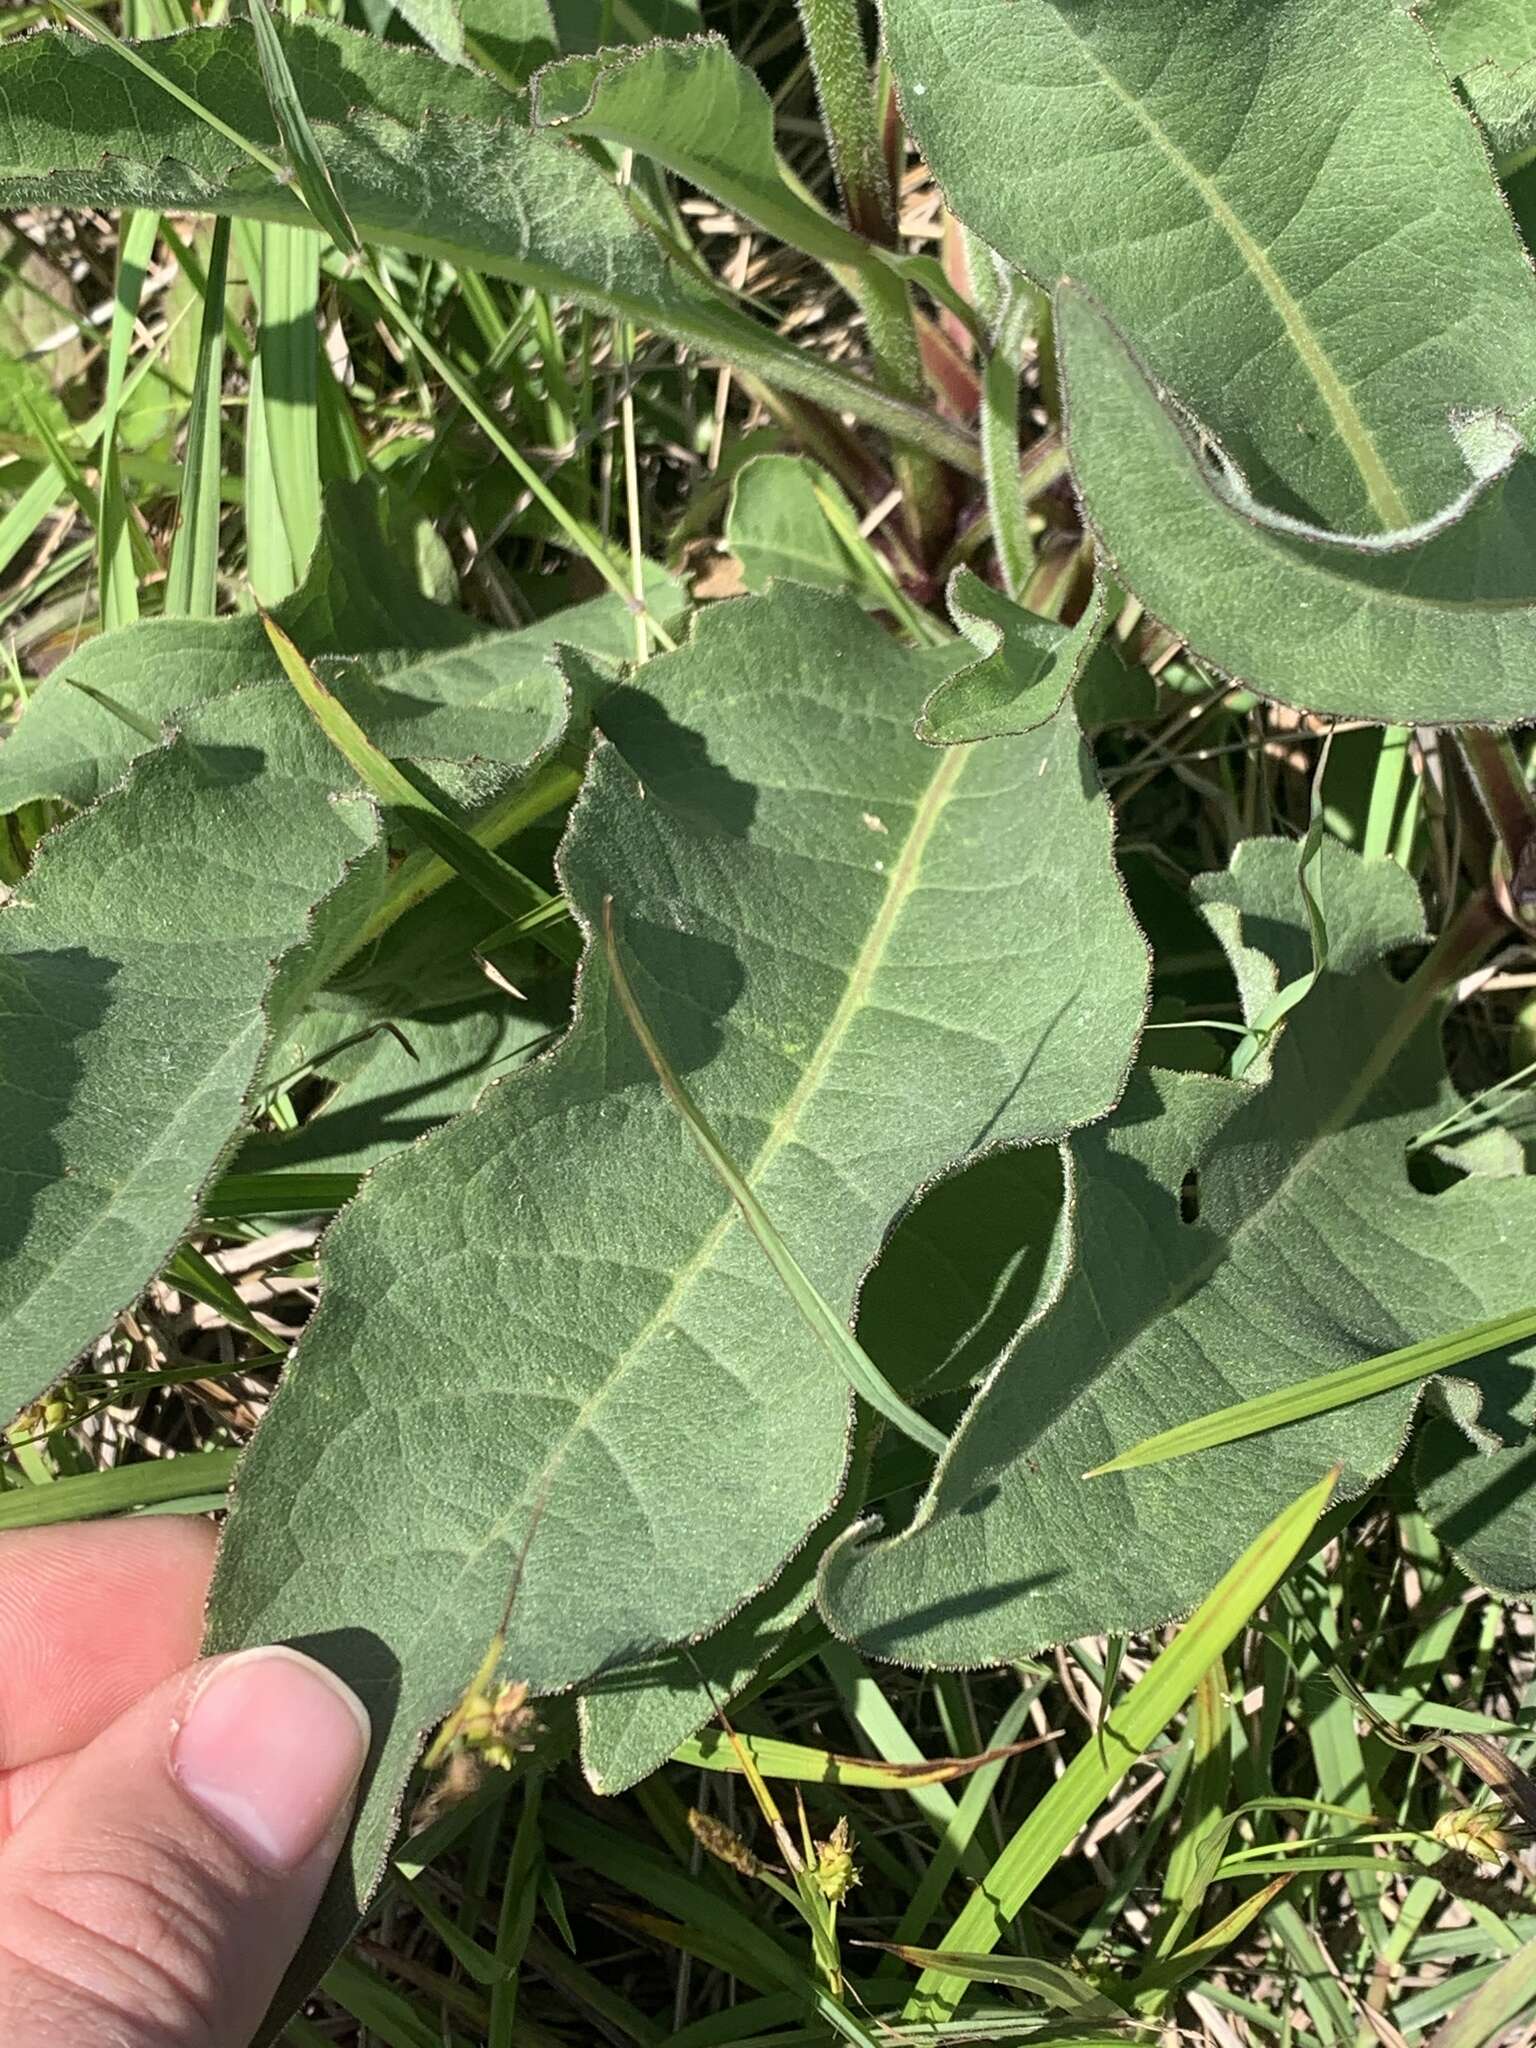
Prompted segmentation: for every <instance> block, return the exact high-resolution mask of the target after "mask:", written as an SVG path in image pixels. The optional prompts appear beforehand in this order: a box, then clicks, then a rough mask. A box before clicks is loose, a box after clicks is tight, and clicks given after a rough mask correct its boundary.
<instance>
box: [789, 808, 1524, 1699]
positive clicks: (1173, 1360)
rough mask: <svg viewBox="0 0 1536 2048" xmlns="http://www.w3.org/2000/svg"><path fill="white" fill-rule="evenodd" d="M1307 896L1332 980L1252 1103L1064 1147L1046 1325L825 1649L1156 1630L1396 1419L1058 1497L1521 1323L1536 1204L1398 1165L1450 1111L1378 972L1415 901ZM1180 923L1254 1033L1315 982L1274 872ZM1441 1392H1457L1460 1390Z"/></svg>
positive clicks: (1254, 867) (1432, 1022)
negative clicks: (1111, 1467) (1322, 926)
mask: <svg viewBox="0 0 1536 2048" xmlns="http://www.w3.org/2000/svg"><path fill="white" fill-rule="evenodd" d="M1320 890H1321V898H1322V903H1323V907H1324V911H1325V914H1326V918H1327V924H1328V933H1329V941H1330V955H1329V962H1328V968H1327V971H1326V972H1325V973H1324V974H1323V975H1322V976H1321V977H1320V978H1319V980H1318V981H1317V983H1316V985H1315V986H1314V988H1313V989H1312V991H1311V993H1310V994H1309V995H1308V996H1307V998H1306V1000H1305V1001H1304V1002H1303V1003H1302V1004H1301V1005H1300V1006H1299V1007H1298V1008H1297V1009H1296V1010H1294V1011H1293V1012H1292V1013H1291V1016H1290V1019H1289V1021H1288V1022H1287V1024H1286V1026H1285V1030H1284V1035H1283V1036H1282V1037H1281V1038H1280V1039H1279V1042H1278V1044H1277V1045H1276V1046H1275V1048H1274V1051H1273V1055H1272V1071H1270V1072H1269V1074H1268V1077H1267V1079H1266V1080H1265V1081H1264V1082H1263V1083H1261V1084H1256V1083H1255V1082H1254V1081H1253V1080H1251V1079H1248V1080H1244V1081H1231V1080H1227V1079H1224V1078H1220V1077H1214V1076H1211V1075H1201V1074H1183V1073H1169V1072H1165V1071H1159V1070H1157V1069H1151V1068H1148V1069H1144V1070H1142V1071H1140V1072H1138V1074H1137V1076H1136V1077H1135V1079H1134V1080H1133V1082H1132V1085H1131V1088H1130V1090H1129V1091H1128V1092H1127V1095H1126V1099H1125V1101H1124V1102H1123V1103H1122V1105H1121V1107H1120V1109H1119V1111H1118V1112H1117V1114H1116V1116H1115V1118H1114V1120H1113V1122H1112V1123H1110V1124H1107V1125H1102V1126H1099V1127H1096V1128H1095V1129H1093V1130H1089V1131H1085V1132H1083V1133H1080V1134H1079V1135H1078V1136H1076V1137H1074V1138H1073V1139H1071V1140H1070V1141H1069V1145H1068V1150H1069V1153H1070V1156H1071V1160H1072V1170H1073V1182H1074V1204H1075V1208H1074V1221H1073V1235H1074V1246H1073V1264H1072V1267H1071V1270H1070V1272H1069V1274H1068V1277H1067V1280H1066V1284H1065V1286H1064V1288H1063V1290H1062V1293H1061V1296H1060V1298H1059V1300H1058V1301H1057V1303H1056V1304H1055V1306H1054V1307H1053V1308H1052V1309H1051V1310H1050V1312H1049V1313H1048V1314H1047V1315H1046V1316H1045V1317H1044V1318H1043V1319H1042V1320H1041V1321H1040V1322H1039V1323H1038V1324H1037V1325H1036V1326H1035V1327H1034V1328H1033V1329H1032V1330H1031V1331H1029V1332H1028V1333H1027V1334H1026V1335H1025V1336H1024V1338H1023V1340H1022V1341H1021V1342H1020V1343H1019V1344H1018V1345H1017V1346H1016V1348H1015V1349H1014V1351H1013V1353H1012V1355H1011V1356H1010V1357H1008V1358H1007V1359H1006V1361H1005V1362H1004V1363H1003V1364H1002V1365H1001V1366H1000V1367H999V1369H998V1370H997V1371H996V1372H995V1373H994V1374H993V1376H992V1377H991V1379H990V1380H989V1381H988V1382H987V1384H986V1385H985V1386H984V1387H983V1389H982V1391H981V1392H980V1394H979V1395H978V1397H977V1399H976V1401H975V1403H974V1405H973V1407H972V1408H971V1411H970V1413H969V1415H968V1417H967V1419H966V1422H965V1424H964V1425H963V1427H962V1428H961V1429H960V1430H959V1431H958V1432H957V1434H956V1435H955V1437H954V1438H953V1439H952V1441H951V1446H950V1451H949V1454H948V1456H947V1457H946V1459H945V1460H944V1461H943V1463H942V1464H941V1466H940V1468H939V1470H938V1472H937V1473H936V1474H935V1478H934V1483H933V1486H932V1488H931V1490H930V1492H929V1494H928V1496H927V1498H926V1499H925V1500H924V1502H923V1503H922V1506H921V1507H920V1509H919V1512H918V1514H917V1516H916V1517H915V1518H914V1521H913V1523H912V1526H911V1527H910V1528H909V1529H908V1530H906V1531H905V1532H903V1533H901V1534H899V1535H896V1536H894V1537H892V1538H889V1539H887V1540H885V1541H882V1542H873V1543H871V1542H869V1541H868V1540H867V1538H866V1540H864V1541H863V1542H858V1541H853V1542H849V1543H847V1544H845V1545H844V1547H843V1548H842V1549H841V1550H840V1551H838V1552H834V1553H833V1554H832V1556H831V1557H830V1558H829V1560H828V1563H827V1565H826V1567H825V1568H824V1579H823V1589H822V1603H823V1607H824V1610H825V1612H826V1614H827V1616H828V1619H829V1620H830V1621H831V1623H832V1625H833V1626H834V1627H835V1628H836V1629H837V1630H838V1631H839V1632H840V1633H846V1634H848V1635H851V1636H854V1637H856V1638H858V1639H859V1640H860V1641H862V1642H864V1643H865V1644H867V1645H868V1646H869V1647H870V1648H871V1649H872V1650H874V1651H875V1652H877V1653H878V1654H880V1655H882V1656H888V1657H894V1658H898V1659H902V1660H905V1661H913V1662H923V1663H940V1664H983V1663H990V1662H993V1661H997V1660H1000V1659H1002V1658H1005V1657H1013V1656H1018V1655H1022V1654H1026V1653H1029V1652H1032V1651H1034V1650H1037V1649H1039V1648H1041V1647H1042V1646H1043V1645H1045V1644H1047V1643H1054V1642H1059V1641H1062V1640H1064V1639H1066V1638H1069V1637H1072V1636H1076V1635H1083V1634H1098V1633H1102V1632H1104V1631H1118V1630H1127V1629H1135V1628H1142V1627H1146V1626H1148V1625H1149V1624H1151V1623H1154V1622H1157V1621H1161V1620H1164V1619H1166V1618H1168V1617H1169V1616H1171V1615H1174V1614H1177V1613H1180V1612H1182V1611H1183V1610H1184V1609H1186V1608H1188V1607H1189V1606H1191V1605H1192V1604H1193V1603H1194V1602H1195V1601H1196V1600H1197V1599H1198V1598H1199V1597H1200V1596H1201V1595H1202V1594H1203V1593H1204V1592H1205V1591H1206V1590H1207V1589H1208V1588H1209V1587H1210V1586H1211V1585H1213V1584H1214V1583H1215V1581H1216V1580H1217V1578H1218V1577H1219V1576H1220V1574H1221V1573H1222V1571H1223V1570H1225V1569H1226V1567H1227V1566H1228V1565H1229V1564H1230V1563H1231V1561H1232V1559H1233V1558H1234V1557H1235V1556H1236V1555H1237V1554H1238V1552H1239V1551H1240V1550H1241V1549H1242V1547H1243V1545H1244V1543H1245V1542H1247V1541H1248V1540H1249V1538H1250V1537H1251V1536H1252V1534H1253V1533H1254V1531H1255V1529H1256V1528H1258V1527H1261V1526H1262V1525H1263V1523H1264V1521H1265V1520H1266V1519H1267V1518H1268V1517H1269V1515H1270V1514H1271V1513H1272V1512H1274V1510H1275V1507H1276V1504H1277V1503H1280V1504H1283V1502H1284V1501H1285V1500H1287V1499H1289V1498H1291V1497H1292V1496H1293V1495H1294V1494H1295V1493H1296V1492H1298V1491H1299V1490H1300V1488H1301V1486H1302V1485H1303V1484H1304V1483H1305V1482H1306V1480H1307V1478H1308V1477H1309V1476H1310V1477H1313V1478H1315V1476H1316V1474H1317V1472H1318V1471H1319V1470H1320V1469H1323V1468H1325V1467H1326V1466H1327V1465H1328V1464H1329V1463H1330V1462H1331V1461H1333V1460H1334V1459H1340V1460H1342V1461H1343V1463H1344V1465H1345V1476H1344V1480H1343V1482H1342V1483H1343V1485H1344V1487H1345V1488H1346V1490H1359V1489H1360V1488H1361V1487H1362V1486H1364V1485H1365V1484H1366V1483H1367V1482H1368V1481H1369V1480H1370V1479H1372V1478H1374V1477H1375V1476H1376V1475H1377V1474H1378V1473H1380V1472H1381V1471H1382V1470H1383V1469H1384V1468H1385V1467H1386V1466H1388V1465H1389V1464H1390V1463H1391V1462H1392V1461H1393V1459H1394V1458H1395V1457H1396V1456H1397V1454H1398V1451H1399V1449H1400V1447H1401V1444H1402V1441H1403V1437H1404V1433H1405V1431H1406V1428H1407V1425H1408V1420H1409V1416H1410V1414H1411V1412H1412V1408H1413V1403H1414V1398H1415V1394H1414V1390H1412V1389H1403V1390H1400V1391H1398V1392H1395V1393H1391V1394H1386V1395H1381V1396H1378V1397H1376V1398H1375V1399H1373V1400H1369V1401H1364V1402H1360V1403H1358V1404H1356V1405H1355V1406H1353V1407H1350V1408H1347V1409H1340V1410H1338V1411H1335V1412H1334V1413H1331V1414H1329V1415H1326V1416H1320V1417H1318V1418H1316V1419H1315V1420H1312V1421H1309V1422H1304V1423H1300V1424H1297V1425H1294V1426H1292V1427H1290V1428H1287V1429H1283V1430H1277V1431H1274V1432H1272V1433H1270V1434H1268V1435H1266V1436H1264V1437H1263V1438H1258V1439H1250V1440H1247V1441H1245V1442H1240V1443H1233V1444H1229V1445H1224V1446H1222V1447H1221V1448H1219V1449H1216V1450H1212V1451H1210V1452H1207V1453H1202V1454H1201V1456H1199V1457H1198V1458H1191V1459H1185V1460H1180V1461H1178V1462H1176V1463H1173V1464H1167V1465H1161V1466H1153V1467H1149V1468H1146V1469H1144V1470H1141V1471H1134V1472H1126V1473H1119V1474H1114V1475H1110V1476H1108V1477H1105V1478H1101V1479H1096V1480H1089V1481H1085V1480H1084V1479H1083V1477H1082V1475H1083V1473H1085V1472H1086V1471H1088V1470H1089V1469H1091V1468H1092V1467H1094V1466H1096V1465H1100V1464H1102V1463H1104V1462H1105V1460H1106V1459H1108V1458H1110V1457H1112V1456H1114V1455H1115V1454H1116V1453H1117V1452H1119V1451H1122V1450H1125V1449H1127V1448H1129V1446H1130V1445H1132V1444H1134V1443H1137V1442H1139V1441H1140V1440H1141V1439H1142V1438H1143V1437H1146V1436H1149V1435H1151V1434H1152V1433H1153V1432H1154V1431H1156V1430H1159V1429H1165V1428H1168V1427H1170V1426H1172V1425H1173V1424H1174V1423H1176V1422H1179V1421H1181V1420H1183V1419H1186V1418H1191V1417H1194V1416H1196V1415H1200V1414H1204V1413H1205V1412H1207V1411H1208V1410H1210V1409H1212V1408H1214V1407H1221V1406H1225V1405H1227V1404H1228V1403H1229V1402H1235V1401H1238V1400H1242V1399H1246V1398H1249V1397H1251V1396H1253V1395H1256V1394H1258V1393H1261V1392H1265V1391H1268V1390H1272V1389H1275V1388H1278V1387H1280V1386H1283V1385H1284V1384H1286V1383H1287V1382H1289V1381H1293V1380H1297V1379H1301V1378H1305V1377H1309V1376H1311V1375H1313V1374H1315V1373H1317V1372H1318V1371H1320V1370H1322V1369H1324V1368H1326V1367H1327V1365H1328V1364H1329V1363H1330V1362H1336V1363H1338V1364H1341V1365H1342V1364H1346V1363H1354V1362H1357V1361H1358V1360H1360V1359H1362V1358H1366V1357H1369V1356H1372V1355H1373V1354H1375V1353H1378V1352H1381V1351H1385V1350H1389V1349H1393V1348H1396V1347H1398V1346H1401V1345H1404V1344H1408V1343H1412V1342H1414V1341H1416V1340H1417V1339H1419V1338H1423V1337H1428V1336H1432V1335H1435V1334H1438V1333H1441V1332H1443V1331H1445V1330H1446V1329H1450V1328H1455V1327H1457V1326H1458V1325H1460V1324H1462V1323H1471V1322H1475V1321H1477V1320H1479V1319H1481V1318H1483V1317H1485V1316H1488V1315H1491V1314H1497V1313H1500V1312H1502V1311H1504V1310H1511V1309H1515V1308H1518V1307H1520V1306H1521V1305H1522V1304H1523V1301H1524V1300H1525V1298H1526V1297H1527V1296H1528V1293H1529V1274H1530V1270H1531V1255H1532V1252H1533V1251H1536V1186H1533V1184H1532V1183H1531V1182H1530V1181H1527V1180H1521V1181H1491V1180H1467V1181H1465V1182H1463V1183H1461V1184H1460V1185H1458V1186H1456V1187H1454V1188H1452V1189H1451V1190H1449V1191H1448V1192H1447V1193H1445V1194H1443V1195H1439V1196H1434V1197H1431V1196H1428V1195H1423V1194H1419V1193H1418V1192H1416V1190H1415V1189H1414V1188H1413V1186H1412V1185H1411V1183H1410V1182H1409V1179H1408V1174H1407V1167H1406V1157H1405V1148H1406V1146H1407V1144H1408V1142H1409V1141H1410V1139H1411V1138H1412V1136H1413V1135H1414V1133H1415V1132H1416V1131H1417V1130H1418V1129H1421V1128H1423V1123H1424V1120H1425V1110H1426V1108H1429V1109H1431V1110H1433V1109H1434V1108H1435V1107H1436V1106H1437V1105H1440V1104H1442V1103H1444V1101H1445V1100H1446V1099H1447V1095H1448V1087H1447V1083H1446V1079H1445V1071H1444V1065H1443V1060H1442V1057H1441V1054H1440V1050H1439V1046H1438V1028H1437V1027H1438V1007H1437V1006H1435V1005H1433V1004H1429V1005H1425V1004H1423V1003H1421V1002H1419V1001H1418V999H1417V998H1416V997H1415V995H1414V994H1413V993H1412V991H1411V990H1405V988H1404V987H1403V985H1402V984H1401V983H1399V982H1397V981H1395V980H1394V979H1393V978H1392V976H1391V975H1390V974H1389V973H1388V972H1387V971H1386V968H1385V966H1384V965H1383V961H1382V956H1383V954H1384V953H1385V952H1386V951H1388V950H1389V949H1391V948H1392V947H1394V946H1395V945H1397V944H1400V943H1401V942H1402V941H1404V940H1406V939H1409V938H1411V937H1413V936H1414V934H1415V933H1416V932H1417V930H1418V929H1419V918H1420V911H1419V906H1418V903H1417V900H1416V895H1415V891H1414V888H1413V885H1412V883H1411V882H1410V881H1409V880H1408V878H1407V877H1406V876H1405V875H1404V874H1403V873H1402V872H1401V871H1400V870H1398V869H1397V868H1395V867H1393V866H1391V865H1390V864H1388V863H1385V862H1383V863H1380V864H1377V865H1374V866H1371V867H1366V866H1364V865H1363V864H1362V863H1360V862H1359V861H1357V860H1356V859H1355V858H1354V857H1353V856H1352V855H1349V854H1346V853H1344V852H1343V851H1342V850H1340V849H1337V848H1335V847H1333V846H1332V844H1331V843H1325V848H1324V860H1323V864H1322V870H1321V881H1320ZM1203 894H1204V897H1205V901H1206V904H1207V914H1208V916H1209V917H1210V920H1211V922H1212V924H1213V925H1214V926H1215V927H1216V929H1217V931H1218V934H1219V935H1220V936H1221V938H1222V940H1223V943H1224V945H1225V946H1226V948H1227V950H1228V952H1229V955H1230V956H1231V958H1232V963H1233V968H1234V972H1235V974H1236V978H1237V981H1238V986H1239V991H1240V993H1241V995H1242V997H1243V1002H1244V1008H1245V1013H1246V1014H1247V1015H1248V1016H1250V1017H1252V1016H1253V1015H1254V1014H1256V1013H1257V1011H1258V1010H1259V1009H1260V1008H1261V1007H1262V1006H1263V1004H1264V1002H1265V1001H1266V1000H1267V999H1268V996H1269V995H1272V993H1273V990H1274V988H1275V987H1276V986H1277V985H1278V984H1279V983H1281V982H1284V981H1288V980H1290V979H1293V978H1294V977H1295V976H1296V975H1297V974H1299V973H1301V972H1303V971H1304V970H1305V968H1306V966H1307V964H1308V962H1309V960H1310V941H1309V939H1308V936H1307V930H1306V922H1305V918H1304V916H1303V913H1302V908H1301V904H1300V900H1299V895H1298V891H1297V881H1296V852H1295V849H1294V847H1291V846H1288V845H1285V844H1283V843H1281V842H1278V841H1266V840H1256V841H1250V842H1248V843H1247V844H1246V845H1244V846H1243V847H1242V848H1240V850H1239V853H1238V857H1237V859H1236V861H1235V862H1234V865H1233V867H1232V869H1231V870H1230V872H1229V873H1228V874H1226V875H1224V876H1217V877H1211V878H1208V880H1207V885H1206V887H1205V889H1204V891H1203ZM1261 1071H1262V1069H1261V1068H1258V1067H1256V1068H1254V1069H1251V1070H1250V1072H1251V1073H1259V1072H1261ZM1533 1355H1536V1354H1533V1349H1532V1347H1527V1348H1526V1351H1525V1353H1524V1360H1525V1365H1526V1366H1527V1367H1529V1365H1530V1364H1531V1363H1532V1362H1533ZM1465 1377H1466V1378H1467V1379H1470V1380H1473V1381H1476V1382H1477V1383H1478V1384H1479V1385H1481V1384H1482V1375H1481V1370H1480V1368H1478V1367H1476V1366H1473V1367H1469V1368H1468V1369H1467V1372H1466V1375H1465ZM1485 1392H1486V1395H1487V1399H1486V1402H1485V1413H1484V1417H1483V1420H1484V1423H1485V1425H1486V1426H1487V1427H1488V1428H1489V1429H1491V1430H1493V1431H1494V1432H1495V1433H1497V1432H1498V1427H1499V1421H1498V1416H1499V1411H1500V1408H1501V1403H1500V1402H1499V1401H1498V1399H1497V1398H1496V1390H1495V1388H1494V1386H1493V1385H1492V1383H1490V1385H1489V1387H1488V1388H1487V1389H1485ZM1469 1412H1470V1404H1469V1401H1468V1399H1467V1397H1466V1395H1465V1391H1464V1390H1463V1394H1462V1395H1461V1396H1460V1397H1458V1414H1459V1415H1461V1416H1462V1417H1463V1419H1466V1418H1467V1416H1468V1415H1469Z"/></svg>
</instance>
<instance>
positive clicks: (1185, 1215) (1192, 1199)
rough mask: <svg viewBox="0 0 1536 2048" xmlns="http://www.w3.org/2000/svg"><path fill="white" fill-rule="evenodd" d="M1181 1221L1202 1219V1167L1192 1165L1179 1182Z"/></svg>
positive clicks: (1196, 1221)
mask: <svg viewBox="0 0 1536 2048" xmlns="http://www.w3.org/2000/svg"><path fill="white" fill-rule="evenodd" d="M1179 1221H1180V1222H1181V1223H1198V1222H1199V1221H1200V1169H1199V1167H1198V1166H1192V1167H1191V1168H1190V1169H1189V1171H1188V1173H1186V1174H1185V1176H1184V1178H1183V1180H1182V1181H1181V1182H1180V1183H1179Z"/></svg>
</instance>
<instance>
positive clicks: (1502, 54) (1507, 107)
mask: <svg viewBox="0 0 1536 2048" xmlns="http://www.w3.org/2000/svg"><path fill="white" fill-rule="evenodd" d="M1415 12H1416V13H1417V14H1418V17H1419V19H1420V21H1422V22H1423V24H1424V26H1425V27H1426V28H1427V29H1428V30H1429V32H1430V34H1431V35H1432V36H1433V37H1434V39H1435V47H1436V48H1437V49H1438V50H1439V52H1440V56H1441V60H1442V62H1443V63H1444V65H1445V68H1446V70H1447V71H1449V72H1450V74H1451V76H1452V77H1453V78H1454V79H1455V80H1456V83H1457V84H1458V85H1459V86H1460V88H1461V90H1462V91H1463V92H1464V93H1465V94H1466V96H1467V99H1468V100H1469V101H1470V102H1471V106H1472V111H1473V112H1474V113H1475V114H1476V115H1477V118H1478V120H1479V122H1480V123H1481V125H1482V130H1483V133H1484V134H1485V135H1486V136H1487V138H1488V147H1489V148H1490V149H1491V150H1492V151H1493V156H1494V161H1495V162H1496V163H1497V165H1498V167H1499V171H1500V173H1501V175H1505V176H1507V175H1508V174H1509V173H1510V172H1512V171H1515V170H1518V169H1519V168H1520V166H1521V165H1522V164H1525V163H1528V162H1529V161H1530V159H1531V156H1532V153H1533V152H1536V14H1533V13H1532V12H1531V9H1530V8H1529V7H1528V6H1527V5H1526V0H1420V5H1419V6H1418V7H1417V8H1416V9H1415Z"/></svg>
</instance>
